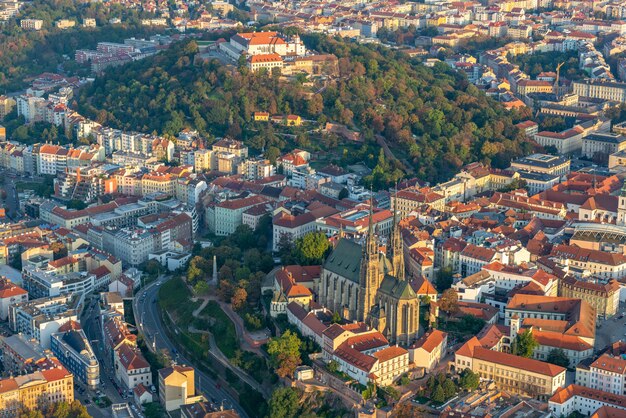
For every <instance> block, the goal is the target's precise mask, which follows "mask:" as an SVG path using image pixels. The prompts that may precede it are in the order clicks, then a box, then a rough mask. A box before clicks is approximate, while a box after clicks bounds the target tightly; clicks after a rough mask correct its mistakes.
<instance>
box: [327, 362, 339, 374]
mask: <svg viewBox="0 0 626 418" xmlns="http://www.w3.org/2000/svg"><path fill="white" fill-rule="evenodd" d="M326 368H327V369H328V371H329V372H331V373H336V372H337V371H338V370H339V363H337V362H336V361H335V360H331V361H329V362H328V364H327V365H326Z"/></svg>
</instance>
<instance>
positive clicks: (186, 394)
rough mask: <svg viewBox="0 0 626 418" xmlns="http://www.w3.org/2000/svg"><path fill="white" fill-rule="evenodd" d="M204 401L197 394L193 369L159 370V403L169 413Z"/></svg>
mask: <svg viewBox="0 0 626 418" xmlns="http://www.w3.org/2000/svg"><path fill="white" fill-rule="evenodd" d="M203 400H204V398H203V397H202V395H197V394H196V389H195V383H194V369H193V367H187V366H178V365H174V366H171V367H166V368H164V369H161V370H159V401H160V402H161V405H163V407H164V408H165V410H166V411H167V412H170V411H175V410H177V409H180V407H181V406H182V405H187V404H192V403H196V402H201V401H203Z"/></svg>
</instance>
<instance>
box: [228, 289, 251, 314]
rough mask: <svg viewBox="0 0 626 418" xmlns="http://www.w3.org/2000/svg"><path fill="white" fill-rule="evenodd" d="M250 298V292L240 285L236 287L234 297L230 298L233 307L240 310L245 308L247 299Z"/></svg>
mask: <svg viewBox="0 0 626 418" xmlns="http://www.w3.org/2000/svg"><path fill="white" fill-rule="evenodd" d="M247 299H248V292H246V289H244V288H243V287H238V288H237V289H235V292H234V293H233V297H232V298H231V299H230V303H231V305H232V306H233V309H234V310H236V311H238V310H240V309H241V308H243V307H244V306H245V304H246V300H247Z"/></svg>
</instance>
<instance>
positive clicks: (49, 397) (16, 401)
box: [0, 360, 74, 417]
mask: <svg viewBox="0 0 626 418" xmlns="http://www.w3.org/2000/svg"><path fill="white" fill-rule="evenodd" d="M52 363H54V364H51V365H50V367H49V368H46V369H43V370H40V371H36V372H34V373H30V374H25V375H21V376H17V377H15V378H8V379H2V380H0V417H17V416H19V414H20V409H21V408H26V409H32V410H41V409H43V408H45V407H46V405H49V404H51V403H55V402H61V401H65V402H68V403H71V402H73V401H74V376H73V375H72V374H71V373H70V372H69V371H67V369H66V368H65V367H63V366H62V365H61V364H60V363H57V362H56V361H54V360H52Z"/></svg>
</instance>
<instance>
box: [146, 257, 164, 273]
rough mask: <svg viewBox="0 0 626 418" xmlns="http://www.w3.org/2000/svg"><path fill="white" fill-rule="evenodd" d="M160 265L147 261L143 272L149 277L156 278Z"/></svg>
mask: <svg viewBox="0 0 626 418" xmlns="http://www.w3.org/2000/svg"><path fill="white" fill-rule="evenodd" d="M161 267H162V266H161V263H159V262H158V261H157V260H148V261H147V262H146V265H145V267H144V272H145V273H146V274H147V275H148V276H150V277H157V276H158V275H159V274H160V273H161Z"/></svg>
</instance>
